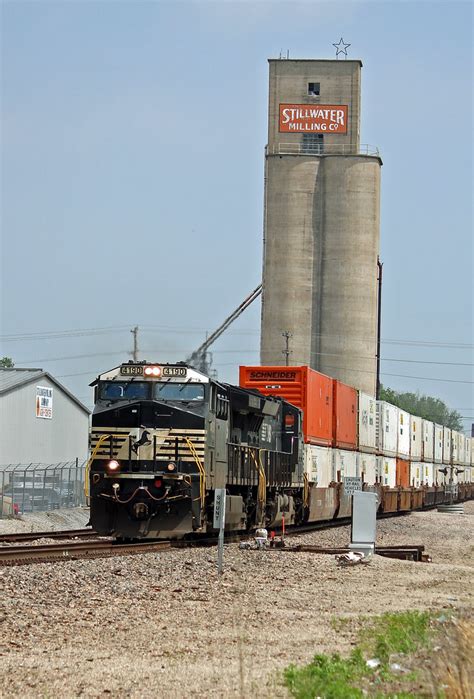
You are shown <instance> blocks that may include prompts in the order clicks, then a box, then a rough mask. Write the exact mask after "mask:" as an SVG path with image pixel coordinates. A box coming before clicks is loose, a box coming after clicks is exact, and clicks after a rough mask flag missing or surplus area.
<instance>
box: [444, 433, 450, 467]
mask: <svg viewBox="0 0 474 699" xmlns="http://www.w3.org/2000/svg"><path fill="white" fill-rule="evenodd" d="M450 463H451V430H450V429H449V427H443V464H450Z"/></svg>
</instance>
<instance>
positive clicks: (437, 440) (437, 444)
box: [433, 425, 443, 464]
mask: <svg viewBox="0 0 474 699" xmlns="http://www.w3.org/2000/svg"><path fill="white" fill-rule="evenodd" d="M433 461H434V462H435V464H440V463H441V462H442V461H443V427H442V426H441V425H435V426H434V455H433Z"/></svg>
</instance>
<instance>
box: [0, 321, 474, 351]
mask: <svg viewBox="0 0 474 699" xmlns="http://www.w3.org/2000/svg"><path fill="white" fill-rule="evenodd" d="M129 329H130V326H129V325H116V326H103V327H99V328H83V329H80V328H73V329H70V330H52V331H43V332H37V333H10V334H5V335H0V340H2V341H3V342H17V341H20V340H22V341H26V342H27V341H36V340H49V339H59V338H63V337H64V338H67V337H79V336H86V335H103V334H108V333H113V332H124V331H126V330H129ZM140 330H142V331H144V332H153V331H157V332H163V331H166V332H170V333H177V334H191V335H193V334H198V333H205V332H206V331H207V330H206V329H203V328H184V327H176V326H168V325H144V326H140ZM229 334H232V335H241V334H255V335H258V334H260V331H259V330H258V329H255V330H234V331H229ZM314 337H324V338H326V339H328V338H333V339H334V338H338V337H342V336H341V335H329V334H326V333H325V334H319V335H314ZM381 342H382V343H384V344H392V345H393V344H394V345H407V346H419V347H441V348H447V349H452V348H455V349H472V348H474V345H473V344H469V343H461V342H455V343H453V342H449V343H448V342H440V341H437V340H396V339H390V338H387V339H382V340H381Z"/></svg>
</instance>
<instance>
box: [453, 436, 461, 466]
mask: <svg viewBox="0 0 474 699" xmlns="http://www.w3.org/2000/svg"><path fill="white" fill-rule="evenodd" d="M460 437H461V435H460V434H459V432H456V430H452V431H451V453H452V455H453V460H452V463H453V464H458V463H459V445H460Z"/></svg>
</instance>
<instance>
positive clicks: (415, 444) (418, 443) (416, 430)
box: [410, 415, 423, 461]
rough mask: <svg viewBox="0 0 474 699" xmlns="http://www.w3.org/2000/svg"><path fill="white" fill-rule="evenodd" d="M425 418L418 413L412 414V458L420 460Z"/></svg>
mask: <svg viewBox="0 0 474 699" xmlns="http://www.w3.org/2000/svg"><path fill="white" fill-rule="evenodd" d="M422 423H423V420H422V419H421V417H418V415H410V459H411V460H412V461H419V460H420V459H421V452H422V445H423V441H422V439H423V433H422Z"/></svg>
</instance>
